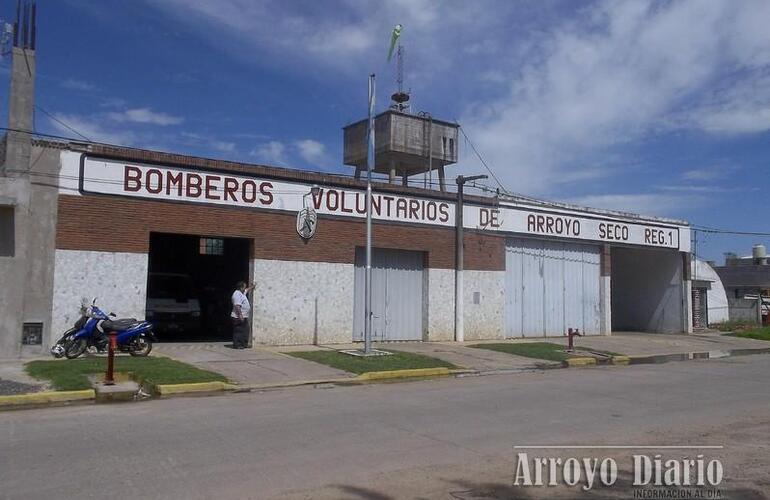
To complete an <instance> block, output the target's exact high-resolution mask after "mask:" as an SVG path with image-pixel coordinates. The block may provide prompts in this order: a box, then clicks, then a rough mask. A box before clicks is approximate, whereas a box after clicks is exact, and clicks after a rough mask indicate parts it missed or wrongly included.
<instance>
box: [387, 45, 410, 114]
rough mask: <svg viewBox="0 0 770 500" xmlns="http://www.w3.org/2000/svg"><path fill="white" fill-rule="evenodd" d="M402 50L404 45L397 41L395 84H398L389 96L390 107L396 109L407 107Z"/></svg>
mask: <svg viewBox="0 0 770 500" xmlns="http://www.w3.org/2000/svg"><path fill="white" fill-rule="evenodd" d="M404 52H405V50H404V47H403V46H402V45H401V44H400V43H399V44H398V52H397V53H396V84H398V90H397V91H396V93H395V94H393V95H392V96H390V98H391V99H392V100H393V105H392V106H391V108H393V109H397V110H398V111H404V110H408V109H409V104H408V103H409V94H408V93H407V92H404Z"/></svg>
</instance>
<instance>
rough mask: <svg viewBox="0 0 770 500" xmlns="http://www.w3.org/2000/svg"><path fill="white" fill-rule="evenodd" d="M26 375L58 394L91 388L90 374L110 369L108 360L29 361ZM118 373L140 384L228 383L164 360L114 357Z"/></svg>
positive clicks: (223, 377)
mask: <svg viewBox="0 0 770 500" xmlns="http://www.w3.org/2000/svg"><path fill="white" fill-rule="evenodd" d="M24 368H25V370H26V371H27V373H28V374H29V375H30V376H32V377H34V378H36V379H40V380H47V381H49V382H50V383H51V386H52V387H53V388H54V389H55V390H57V391H76V390H80V389H90V388H91V382H90V381H89V380H88V377H89V376H90V375H95V374H103V373H104V372H105V370H106V369H107V359H106V358H102V357H99V358H83V359H72V360H64V359H62V360H51V361H30V362H29V363H27V364H26V365H25V367H24ZM115 371H116V372H121V373H132V374H133V375H134V378H135V379H136V380H138V381H139V382H141V383H143V384H146V385H150V386H155V385H158V384H186V383H196V382H214V381H221V382H227V378H226V377H225V376H224V375H221V374H219V373H215V372H210V371H206V370H201V369H200V368H196V367H194V366H192V365H188V364H187V363H182V362H180V361H175V360H173V359H169V358H162V357H152V356H151V357H147V358H132V357H123V356H116V357H115Z"/></svg>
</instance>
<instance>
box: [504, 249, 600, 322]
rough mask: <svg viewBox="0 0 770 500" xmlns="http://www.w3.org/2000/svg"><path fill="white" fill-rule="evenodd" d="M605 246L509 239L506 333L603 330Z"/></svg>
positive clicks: (507, 253)
mask: <svg viewBox="0 0 770 500" xmlns="http://www.w3.org/2000/svg"><path fill="white" fill-rule="evenodd" d="M599 262H600V261H599V247H597V246H594V245H584V244H580V243H571V242H555V241H544V240H534V239H526V238H509V239H508V241H507V245H506V314H505V321H506V325H505V328H506V335H507V336H508V337H544V336H558V335H563V334H564V333H565V332H566V331H567V329H568V328H578V329H580V331H581V333H585V334H588V335H597V334H599V333H600V332H599V325H600V318H601V315H600V309H599V305H600V294H599V284H600V266H599Z"/></svg>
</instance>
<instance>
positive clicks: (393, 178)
mask: <svg viewBox="0 0 770 500" xmlns="http://www.w3.org/2000/svg"><path fill="white" fill-rule="evenodd" d="M388 182H390V183H391V184H393V183H394V182H396V162H395V161H394V160H390V172H389V174H388Z"/></svg>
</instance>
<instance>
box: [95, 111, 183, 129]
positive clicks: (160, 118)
mask: <svg viewBox="0 0 770 500" xmlns="http://www.w3.org/2000/svg"><path fill="white" fill-rule="evenodd" d="M107 116H108V117H109V118H110V119H111V120H114V121H116V122H120V123H123V122H131V123H148V124H151V125H163V126H165V125H178V124H180V123H182V122H183V121H184V118H182V117H181V116H173V115H169V114H167V113H162V112H156V111H153V110H151V109H150V108H134V109H127V110H126V111H123V112H119V113H118V112H112V113H108V114H107Z"/></svg>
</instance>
